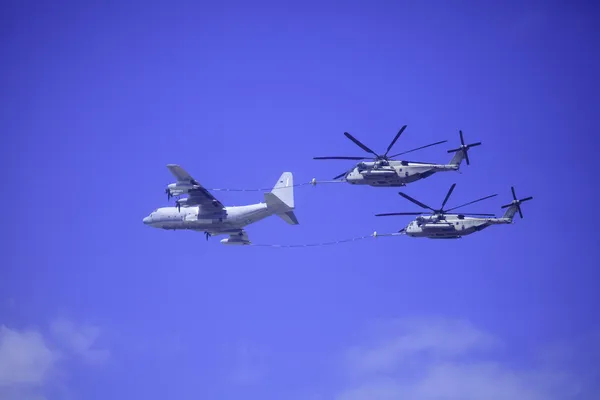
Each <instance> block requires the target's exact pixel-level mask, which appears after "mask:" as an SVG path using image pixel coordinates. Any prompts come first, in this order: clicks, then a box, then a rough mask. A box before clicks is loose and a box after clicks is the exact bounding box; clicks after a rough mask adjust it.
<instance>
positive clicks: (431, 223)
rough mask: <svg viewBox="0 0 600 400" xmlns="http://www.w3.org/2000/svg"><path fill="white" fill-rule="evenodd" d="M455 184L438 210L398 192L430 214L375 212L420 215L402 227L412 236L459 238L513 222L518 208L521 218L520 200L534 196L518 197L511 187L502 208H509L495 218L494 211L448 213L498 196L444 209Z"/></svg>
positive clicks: (404, 231) (403, 230)
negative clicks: (509, 199) (510, 196)
mask: <svg viewBox="0 0 600 400" xmlns="http://www.w3.org/2000/svg"><path fill="white" fill-rule="evenodd" d="M455 186H456V183H455V184H453V185H452V186H451V187H450V190H449V191H448V194H447V195H446V198H445V199H444V201H443V202H442V206H441V207H440V208H439V209H437V210H436V209H434V208H431V207H429V206H428V205H426V204H423V203H421V202H420V201H418V200H415V199H413V198H412V197H410V196H409V195H407V194H405V193H402V192H400V193H399V194H400V196H402V197H404V198H405V199H407V200H410V201H412V202H413V203H415V204H416V205H418V206H420V207H422V208H426V209H428V210H431V211H432V212H431V213H430V214H431V215H423V214H428V213H425V212H400V213H386V214H376V216H378V217H384V216H390V215H418V217H417V218H416V219H415V220H414V221H412V222H411V223H409V224H408V225H407V226H406V227H405V228H402V229H401V230H400V232H401V233H404V234H406V235H408V236H412V237H426V238H430V239H458V238H460V237H462V236H466V235H470V234H472V233H474V232H478V231H481V230H483V229H485V228H487V227H488V226H491V225H498V224H510V223H512V222H513V217H514V215H515V213H516V212H517V211H518V212H519V215H520V216H521V218H523V212H522V211H521V203H522V202H524V201H528V200H531V199H533V197H526V198H524V199H521V200H517V196H516V194H515V188H514V187H511V190H512V195H513V201H512V202H511V203H509V204H506V205H504V206H502V208H507V210H506V212H505V213H504V215H503V216H502V217H501V218H496V216H495V215H494V214H480V213H460V214H454V213H452V214H448V212H450V211H453V210H457V209H459V208H462V207H464V206H467V205H469V204H473V203H477V202H479V201H482V200H485V199H489V198H491V197H494V196H497V195H496V194H493V195H490V196H486V197H482V198H480V199H477V200H474V201H470V202H468V203H465V204H462V205H460V206H457V207H452V208H450V209H447V210H444V206H445V205H446V202H447V201H448V198H449V197H450V194H452V191H453V190H454V187H455Z"/></svg>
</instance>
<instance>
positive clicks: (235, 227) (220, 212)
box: [143, 164, 298, 245]
mask: <svg viewBox="0 0 600 400" xmlns="http://www.w3.org/2000/svg"><path fill="white" fill-rule="evenodd" d="M167 168H168V169H169V171H171V173H172V174H173V175H174V176H175V177H176V178H177V182H175V183H172V184H170V185H169V186H168V187H167V189H166V193H167V197H168V198H169V199H170V198H171V197H173V196H175V197H178V196H181V195H183V194H187V195H188V197H187V198H182V199H178V200H177V201H176V205H175V207H162V208H158V209H156V210H154V211H153V212H152V213H150V215H148V216H147V217H145V218H144V220H143V222H144V224H146V225H149V226H151V227H154V228H162V229H185V230H192V231H198V232H204V233H205V235H206V240H208V238H209V236H213V235H229V237H228V238H226V239H222V240H221V243H223V244H233V245H248V244H250V241H249V239H248V234H247V233H246V231H245V230H244V227H245V226H247V225H250V224H252V223H254V222H257V221H260V220H262V219H264V218H267V217H269V216H271V215H277V216H278V217H280V218H281V219H283V220H284V221H285V222H287V223H288V224H290V225H298V219H297V218H296V215H295V214H294V211H293V210H294V178H293V176H292V173H291V172H284V173H283V174H282V175H281V177H280V178H279V180H278V181H277V183H276V184H275V187H274V188H273V190H272V191H271V192H269V193H265V194H264V200H265V202H264V203H258V204H251V205H246V206H235V207H225V206H224V205H223V204H222V203H221V202H220V201H219V200H217V199H216V198H215V197H214V196H213V195H212V194H211V193H210V192H208V190H206V189H205V188H204V187H202V185H200V184H199V183H198V182H197V181H196V180H195V179H194V178H192V177H191V176H190V175H189V174H188V173H187V172H186V171H185V170H184V169H183V168H181V167H180V166H179V165H175V164H169V165H167Z"/></svg>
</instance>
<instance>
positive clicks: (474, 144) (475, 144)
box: [467, 142, 481, 148]
mask: <svg viewBox="0 0 600 400" xmlns="http://www.w3.org/2000/svg"><path fill="white" fill-rule="evenodd" d="M477 146H481V142H477V143H473V144H468V145H467V147H469V148H471V147H477Z"/></svg>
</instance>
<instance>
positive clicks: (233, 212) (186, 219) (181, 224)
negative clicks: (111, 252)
mask: <svg viewBox="0 0 600 400" xmlns="http://www.w3.org/2000/svg"><path fill="white" fill-rule="evenodd" d="M273 214H274V212H273V211H272V210H270V209H268V208H267V205H266V204H265V203H258V204H251V205H246V206H233V207H225V208H224V209H222V210H219V211H218V212H207V213H203V212H202V210H201V209H200V207H181V208H180V209H178V208H177V207H163V208H158V209H156V210H154V211H153V212H152V213H150V215H148V216H147V217H146V218H144V220H143V221H144V223H145V224H146V225H149V226H152V227H154V228H162V229H175V230H180V229H191V230H197V231H205V232H209V233H220V232H228V231H233V230H238V229H242V228H244V227H245V226H247V225H250V224H252V223H254V222H257V221H260V220H262V219H265V218H267V217H269V216H271V215H273Z"/></svg>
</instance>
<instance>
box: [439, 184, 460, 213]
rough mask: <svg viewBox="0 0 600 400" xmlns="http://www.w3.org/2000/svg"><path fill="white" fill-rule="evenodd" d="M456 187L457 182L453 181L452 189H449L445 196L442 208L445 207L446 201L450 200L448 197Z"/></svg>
mask: <svg viewBox="0 0 600 400" xmlns="http://www.w3.org/2000/svg"><path fill="white" fill-rule="evenodd" d="M455 187H456V183H453V184H452V186H450V190H448V194H446V198H444V201H443V202H442V206H441V207H440V210H443V209H444V206H445V205H446V202H447V201H448V199H449V198H450V195H451V194H452V192H453V191H454V188H455Z"/></svg>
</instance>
